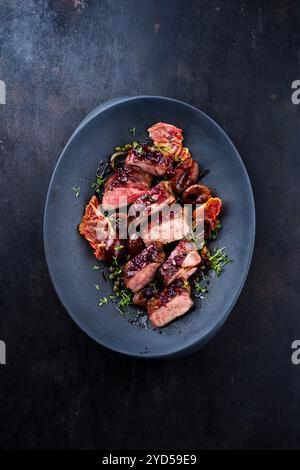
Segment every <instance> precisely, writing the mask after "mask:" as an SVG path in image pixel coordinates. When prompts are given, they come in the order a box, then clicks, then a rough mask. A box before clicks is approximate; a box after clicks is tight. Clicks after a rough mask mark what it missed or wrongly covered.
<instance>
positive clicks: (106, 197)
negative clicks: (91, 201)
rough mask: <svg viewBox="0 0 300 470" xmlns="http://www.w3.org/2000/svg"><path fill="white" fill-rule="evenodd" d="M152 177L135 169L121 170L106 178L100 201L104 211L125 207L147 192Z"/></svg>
mask: <svg viewBox="0 0 300 470" xmlns="http://www.w3.org/2000/svg"><path fill="white" fill-rule="evenodd" d="M151 181H152V177H151V176H150V175H149V174H147V173H144V172H141V171H139V170H137V169H135V168H123V169H121V170H119V171H117V172H116V173H114V174H113V175H112V176H110V177H109V178H108V180H107V181H106V184H105V190H104V194H103V199H102V206H103V209H104V210H110V209H116V208H118V207H125V206H127V205H129V204H132V203H133V202H134V201H136V200H137V199H138V198H139V197H140V196H141V195H143V194H145V193H147V191H148V190H149V187H150V184H151Z"/></svg>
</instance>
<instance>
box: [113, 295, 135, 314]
mask: <svg viewBox="0 0 300 470" xmlns="http://www.w3.org/2000/svg"><path fill="white" fill-rule="evenodd" d="M116 295H117V296H118V297H119V299H120V301H119V309H120V310H121V312H122V313H124V310H125V309H126V307H128V306H129V305H131V303H132V297H133V294H132V292H131V290H129V289H121V290H120V291H118V292H117V293H116Z"/></svg>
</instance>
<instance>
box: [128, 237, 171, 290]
mask: <svg viewBox="0 0 300 470" xmlns="http://www.w3.org/2000/svg"><path fill="white" fill-rule="evenodd" d="M164 260H165V254H164V251H163V249H162V245H161V244H160V243H152V244H151V245H149V246H148V247H146V248H145V249H144V250H143V251H142V252H141V253H139V254H138V255H137V256H136V257H135V258H133V259H132V260H130V261H128V263H126V265H125V267H124V282H125V286H126V287H127V288H128V289H130V290H132V292H138V291H139V290H141V289H142V288H143V287H145V286H146V285H147V284H149V282H151V281H152V279H153V278H154V276H155V274H156V272H157V270H158V268H159V266H160V265H161V264H162V263H163V262H164Z"/></svg>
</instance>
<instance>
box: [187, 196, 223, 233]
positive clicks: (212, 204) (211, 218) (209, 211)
mask: <svg viewBox="0 0 300 470" xmlns="http://www.w3.org/2000/svg"><path fill="white" fill-rule="evenodd" d="M221 207H222V201H221V199H220V198H218V197H210V198H209V199H208V200H207V201H206V202H205V203H204V204H202V205H201V206H199V207H197V208H196V209H195V210H194V212H193V217H194V219H195V221H196V222H197V220H198V221H200V220H201V219H203V210H204V222H205V223H206V224H208V225H209V227H210V228H211V229H214V228H215V226H216V225H217V222H218V215H219V214H220V211H221Z"/></svg>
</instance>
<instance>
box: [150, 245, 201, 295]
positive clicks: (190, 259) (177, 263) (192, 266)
mask: <svg viewBox="0 0 300 470" xmlns="http://www.w3.org/2000/svg"><path fill="white" fill-rule="evenodd" d="M200 262H201V256H200V255H199V253H198V250H197V247H196V244H195V243H194V242H192V241H189V240H181V241H180V242H179V243H178V245H177V246H176V248H175V249H174V250H173V251H172V253H171V254H170V256H169V258H168V259H167V261H165V262H164V264H163V265H162V266H161V267H160V268H159V273H160V276H161V278H162V280H163V283H164V285H165V286H167V285H169V284H170V283H171V282H173V281H174V280H175V279H179V278H182V279H188V278H189V277H190V276H192V274H194V273H195V272H196V271H197V268H198V266H199V264H200Z"/></svg>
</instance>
